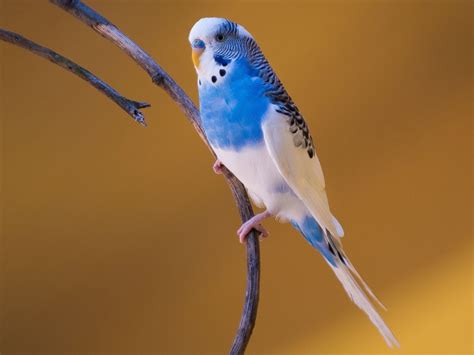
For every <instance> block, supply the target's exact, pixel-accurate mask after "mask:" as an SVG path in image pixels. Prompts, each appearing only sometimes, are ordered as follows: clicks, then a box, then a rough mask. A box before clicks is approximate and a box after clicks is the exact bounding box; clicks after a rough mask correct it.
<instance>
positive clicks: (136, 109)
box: [0, 28, 150, 126]
mask: <svg viewBox="0 0 474 355" xmlns="http://www.w3.org/2000/svg"><path fill="white" fill-rule="evenodd" d="M0 39H2V40H4V41H5V42H9V43H11V44H15V45H17V46H19V47H22V48H24V49H27V50H29V51H31V52H33V53H34V54H37V55H39V56H40V57H43V58H46V59H48V60H50V61H51V62H53V63H55V64H57V65H59V66H60V67H63V68H64V69H66V70H69V71H70V72H72V73H74V74H76V75H77V76H78V77H80V78H81V79H84V80H85V81H87V82H88V83H89V84H91V85H92V86H93V87H95V88H96V89H97V90H99V91H100V92H101V93H103V94H105V95H107V96H108V97H109V98H110V99H111V100H112V101H114V102H115V103H116V104H117V105H119V106H120V108H122V110H124V111H125V112H127V113H128V114H129V115H130V116H131V117H132V118H133V119H134V120H135V121H137V122H138V123H140V124H141V125H143V126H146V123H145V117H144V115H143V113H142V112H140V109H142V108H145V107H150V104H148V103H146V102H137V101H133V100H130V99H127V98H126V97H124V96H122V95H120V94H119V93H118V92H117V91H116V90H115V89H114V88H112V87H111V86H110V85H108V84H106V83H105V82H103V81H102V80H100V79H99V78H98V77H96V76H95V75H94V74H92V73H91V72H90V71H88V70H87V69H84V68H83V67H81V66H80V65H78V64H76V63H74V62H73V61H71V60H70V59H68V58H66V57H63V56H62V55H60V54H58V53H56V52H54V51H52V50H51V49H49V48H46V47H43V46H40V45H39V44H37V43H35V42H32V41H30V40H29V39H27V38H25V37H23V36H20V35H19V34H17V33H14V32H10V31H7V30H3V29H1V28H0Z"/></svg>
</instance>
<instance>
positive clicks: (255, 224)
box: [237, 211, 271, 243]
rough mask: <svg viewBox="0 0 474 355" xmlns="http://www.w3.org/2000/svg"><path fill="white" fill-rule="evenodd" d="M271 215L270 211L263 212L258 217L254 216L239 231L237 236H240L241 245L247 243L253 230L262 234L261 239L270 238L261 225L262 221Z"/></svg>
mask: <svg viewBox="0 0 474 355" xmlns="http://www.w3.org/2000/svg"><path fill="white" fill-rule="evenodd" d="M270 216H271V214H270V212H268V211H265V212H262V213H260V214H258V215H256V216H253V217H252V218H251V219H249V220H248V221H247V222H245V223H244V224H242V225H241V226H240V228H239V229H238V230H237V235H238V236H239V240H240V242H241V243H245V242H246V238H247V236H248V234H249V233H250V231H251V230H252V229H255V230H256V231H258V232H260V238H266V237H268V232H267V230H266V229H265V228H263V226H262V225H261V224H260V222H261V221H263V220H264V219H266V218H268V217H270Z"/></svg>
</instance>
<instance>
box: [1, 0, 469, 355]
mask: <svg viewBox="0 0 474 355" xmlns="http://www.w3.org/2000/svg"><path fill="white" fill-rule="evenodd" d="M89 4H90V5H92V6H93V7H95V8H96V9H97V10H99V11H100V12H101V13H102V14H103V15H105V16H106V17H107V18H109V19H110V20H112V21H113V22H114V23H115V24H116V25H118V26H119V27H120V28H121V29H122V30H124V32H125V33H126V34H128V35H129V36H130V37H131V38H132V39H134V40H136V41H137V42H138V43H139V44H140V45H142V46H143V48H145V49H146V50H147V51H148V52H149V53H150V54H151V55H152V56H153V57H154V58H156V59H157V61H158V62H159V63H160V64H162V65H163V67H164V68H165V69H166V70H168V71H169V73H170V74H171V75H173V76H174V78H175V79H176V80H177V81H178V83H180V84H182V85H183V88H184V89H185V90H186V91H187V92H189V93H190V94H191V96H192V97H193V98H194V99H196V96H197V95H196V85H195V82H196V79H195V73H194V69H193V67H192V64H191V59H190V49H189V45H188V42H187V35H188V31H189V29H190V28H191V26H192V25H193V24H194V22H195V21H197V20H198V19H199V18H201V17H204V16H224V17H228V18H230V19H233V20H235V21H237V22H239V23H242V24H243V25H245V26H246V27H247V28H248V29H249V30H250V32H251V33H253V34H254V36H255V37H256V39H257V40H258V42H259V43H260V45H261V47H262V48H263V50H264V52H265V54H266V55H267V57H268V58H269V60H270V62H271V64H272V65H273V67H274V68H275V70H276V71H277V73H278V74H279V76H280V78H281V79H282V81H283V82H284V83H285V85H286V88H287V89H288V91H289V92H290V94H291V95H292V96H293V98H294V99H295V101H296V102H297V104H298V105H299V107H300V109H301V111H302V112H303V114H304V116H305V118H306V120H307V121H308V123H309V125H310V127H311V129H312V132H313V136H314V138H315V141H316V145H317V148H318V153H319V156H320V159H321V162H322V165H323V167H324V169H325V174H326V180H327V185H328V193H329V198H330V201H331V206H332V209H333V211H334V212H335V214H336V215H337V217H338V218H339V219H340V221H341V222H342V224H343V225H344V228H345V230H346V237H345V238H344V242H345V247H346V250H347V251H348V253H349V255H350V256H351V258H352V260H353V262H354V264H355V265H356V266H357V267H358V269H359V271H360V272H361V274H362V275H363V276H364V277H365V279H366V280H367V282H368V283H369V284H370V285H371V287H372V288H373V290H374V291H375V292H376V294H377V295H378V296H379V297H380V298H381V299H382V301H383V302H384V303H385V304H386V305H387V307H388V310H389V311H388V312H386V313H384V314H383V315H384V317H385V319H386V321H387V323H388V324H389V325H390V326H391V328H392V329H393V331H394V332H395V334H396V335H397V337H398V339H399V340H400V342H401V345H402V348H401V350H399V351H397V352H394V353H396V354H408V353H410V354H419V353H424V354H433V353H444V354H467V353H472V352H473V351H474V350H473V329H472V320H473V313H472V312H473V308H472V307H473V299H472V281H473V279H472V271H473V269H472V261H473V249H472V224H471V222H472V200H471V198H472V166H471V157H472V156H471V155H472V145H471V139H472V136H471V135H472V128H471V125H472V122H471V120H472V90H473V78H472V75H473V71H472V63H473V62H472V60H473V58H472V43H473V42H472V39H473V38H472V37H473V36H472V24H473V6H472V2H468V1H464V2H463V1H455V0H453V1H434V0H433V1H415V0H412V1H388V0H386V1H350V0H345V1H335V2H333V1H330V2H329V1H324V2H323V1H321V2H288V1H281V2H259V3H255V2H239V1H234V2H233V3H232V4H229V3H227V2H182V1H166V2H165V1H114V2H112V1H89ZM0 15H1V20H0V26H1V27H5V28H7V29H10V30H13V31H17V32H19V33H20V34H23V35H25V36H27V37H29V38H30V39H32V40H34V41H37V42H39V43H40V44H43V45H46V46H49V47H50V48H52V49H55V50H57V51H59V52H60V53H62V54H64V55H66V56H68V57H69V58H71V59H73V60H75V61H77V62H78V63H80V64H82V65H83V66H85V67H86V68H88V69H90V70H92V71H93V72H94V73H96V74H97V75H98V76H100V77H101V78H103V79H104V80H105V81H107V82H108V83H110V84H111V85H113V86H114V87H115V88H117V89H118V90H119V91H120V92H122V93H123V94H125V95H127V96H128V97H130V98H132V99H136V100H146V101H148V102H150V103H151V104H152V105H153V107H152V108H150V109H147V110H146V117H147V120H148V123H149V127H148V128H143V127H141V126H139V125H138V124H136V123H135V122H133V121H132V120H131V119H130V118H129V117H128V116H127V115H126V114H124V113H123V112H122V111H121V110H120V109H119V108H118V107H117V106H115V104H113V103H112V102H111V101H109V100H108V99H107V98H106V97H104V96H103V95H101V94H99V93H98V92H97V91H96V90H95V89H93V88H91V87H90V86H89V85H88V84H86V83H85V82H83V81H81V80H79V79H78V78H76V77H74V76H73V75H71V74H70V73H68V72H66V71H64V70H63V69H61V68H59V67H57V66H55V65H53V64H51V63H49V62H47V61H45V60H44V59H41V58H39V57H36V56H33V55H32V54H30V53H28V52H26V51H25V50H23V49H19V48H16V47H13V46H11V45H9V44H5V43H3V42H2V43H0V50H1V57H0V58H1V59H0V64H1V81H0V83H1V87H0V99H1V105H2V106H1V110H0V115H1V120H2V128H3V135H2V154H3V155H2V159H1V162H2V169H3V170H2V181H3V189H2V196H1V201H2V203H3V230H2V241H1V249H0V251H1V254H0V260H1V268H2V270H1V276H2V277H1V282H2V286H3V290H2V294H1V295H2V314H1V319H2V323H1V328H0V334H1V337H2V343H1V345H0V351H1V352H2V355H11V354H12V355H13V354H20V353H22V354H39V353H42V354H100V353H104V354H105V353H107V354H122V353H123V354H143V353H154V354H223V353H226V352H227V351H228V348H229V345H230V343H231V341H232V338H233V336H234V332H235V330H236V327H237V324H238V321H239V317H240V312H241V307H242V302H243V296H244V288H245V270H246V265H245V249H244V247H242V246H241V245H239V244H238V242H237V237H236V235H235V230H236V228H237V227H238V226H239V219H238V216H237V213H236V209H235V207H234V203H233V200H232V198H231V195H230V193H229V191H228V188H227V186H226V184H225V183H224V180H223V179H222V178H221V177H219V176H216V175H214V174H213V172H212V169H211V165H212V163H213V161H212V159H211V156H210V154H209V152H208V151H207V148H205V146H204V145H203V144H202V143H201V141H200V140H199V138H198V136H197V135H196V134H195V132H194V131H193V128H192V127H191V125H190V124H189V123H188V122H187V121H186V119H185V118H184V117H183V115H182V113H181V112H180V111H179V110H178V108H177V107H176V105H175V104H174V103H173V102H171V100H170V99H169V98H168V97H167V96H166V95H165V94H164V93H163V92H162V91H161V90H159V89H158V88H156V87H155V86H153V85H152V84H151V82H150V80H149V78H148V77H147V76H146V75H145V74H144V72H142V70H141V69H139V67H138V66H137V65H135V64H134V63H133V62H132V61H131V60H130V59H129V58H128V57H126V56H125V55H124V54H123V53H122V52H121V51H120V50H119V49H117V48H116V47H114V46H113V45H112V44H111V43H109V42H108V41H106V40H104V39H103V38H101V37H100V36H98V35H97V34H95V33H94V32H93V31H91V30H90V29H88V28H87V27H86V26H84V25H83V24H82V23H80V22H78V21H77V20H75V19H74V18H73V17H71V16H70V15H68V14H67V13H65V12H63V11H61V10H59V9H58V8H56V7H55V6H52V5H50V4H49V3H48V2H47V1H33V0H31V1H20V0H18V1H17V0H6V1H5V0H3V1H2V2H1V8H0ZM266 225H267V227H268V228H269V230H270V232H271V236H270V238H269V239H268V240H266V241H265V242H264V243H262V285H261V303H260V309H259V314H258V321H257V325H256V328H255V331H254V334H253V338H252V341H251V343H250V346H249V349H248V353H249V354H321V353H358V354H373V353H389V351H388V349H387V348H386V347H385V344H384V342H383V340H382V338H381V337H380V336H379V334H378V333H377V331H376V330H375V328H374V327H373V326H372V325H371V323H370V322H369V321H368V319H367V318H366V317H365V316H364V315H363V314H362V313H361V312H360V311H359V310H357V309H356V307H355V306H353V305H352V304H351V303H350V302H349V300H348V298H347V297H346V295H345V294H344V292H343V290H342V288H341V286H340V285H339V284H338V282H337V281H336V279H335V277H334V275H333V274H332V273H331V271H330V269H329V268H328V267H327V265H325V263H324V262H323V260H322V258H321V257H320V256H319V255H318V254H317V253H316V252H315V251H314V250H313V249H312V248H311V247H310V246H309V245H307V243H306V242H305V241H304V240H303V238H301V237H300V236H299V235H298V234H297V233H296V232H295V231H294V230H293V229H292V228H290V227H289V226H288V225H280V224H278V223H277V222H274V221H270V222H268V223H266Z"/></svg>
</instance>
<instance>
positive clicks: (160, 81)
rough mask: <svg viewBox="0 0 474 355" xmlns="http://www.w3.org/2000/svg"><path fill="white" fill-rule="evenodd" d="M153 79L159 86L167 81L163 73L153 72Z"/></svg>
mask: <svg viewBox="0 0 474 355" xmlns="http://www.w3.org/2000/svg"><path fill="white" fill-rule="evenodd" d="M151 81H152V82H153V84H155V85H158V86H163V84H164V82H165V78H164V76H163V75H161V74H160V73H155V74H153V76H152V77H151Z"/></svg>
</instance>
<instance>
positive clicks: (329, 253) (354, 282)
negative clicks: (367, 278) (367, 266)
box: [292, 217, 400, 347]
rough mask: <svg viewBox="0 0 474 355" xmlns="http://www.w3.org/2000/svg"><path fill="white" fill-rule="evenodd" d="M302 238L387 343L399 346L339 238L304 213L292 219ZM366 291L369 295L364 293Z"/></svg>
mask: <svg viewBox="0 0 474 355" xmlns="http://www.w3.org/2000/svg"><path fill="white" fill-rule="evenodd" d="M292 224H293V226H295V228H296V229H298V230H299V231H300V232H301V234H303V236H304V237H305V239H306V240H307V241H308V242H309V243H310V244H311V245H312V246H313V247H315V248H316V249H317V250H318V251H319V252H320V253H321V254H322V255H323V256H324V259H325V260H326V261H327V263H328V264H329V266H331V268H332V270H333V271H334V273H335V274H336V277H337V278H338V279H339V281H340V282H341V284H342V286H343V287H344V290H346V292H347V294H348V295H349V297H350V299H351V300H352V301H353V302H354V303H355V304H356V305H357V307H359V308H360V309H361V310H363V311H364V312H365V313H366V314H367V316H368V317H369V319H370V320H371V321H372V323H373V324H374V325H375V326H376V327H377V329H378V330H379V332H380V333H381V334H382V336H383V337H384V339H385V341H386V343H387V345H388V346H390V347H393V346H396V347H399V346H400V345H399V344H398V341H397V339H396V338H395V336H394V335H393V334H392V332H391V331H390V329H389V328H388V327H387V325H386V324H385V322H384V321H383V319H382V317H381V316H380V315H379V314H378V313H377V311H376V309H375V307H374V306H373V304H372V302H371V301H370V298H372V300H374V301H375V302H376V303H378V304H379V305H380V306H381V307H382V308H383V309H385V307H384V306H383V304H382V303H381V302H380V301H379V300H378V299H377V297H375V295H374V294H373V292H372V291H371V290H370V288H369V287H368V286H367V284H366V283H365V282H364V280H363V279H362V277H361V276H360V275H359V273H358V272H357V271H356V269H355V268H354V266H353V265H352V264H351V262H350V260H349V259H348V258H347V256H346V254H345V253H344V251H343V249H342V245H341V242H340V241H339V240H338V239H336V238H335V237H333V236H332V235H331V234H329V233H324V232H323V231H322V229H321V228H320V227H319V225H318V223H317V222H316V220H314V219H313V218H312V217H307V218H306V219H305V220H304V221H303V222H300V223H295V222H293V223H292ZM367 295H369V296H370V298H369V297H368V296H367Z"/></svg>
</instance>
